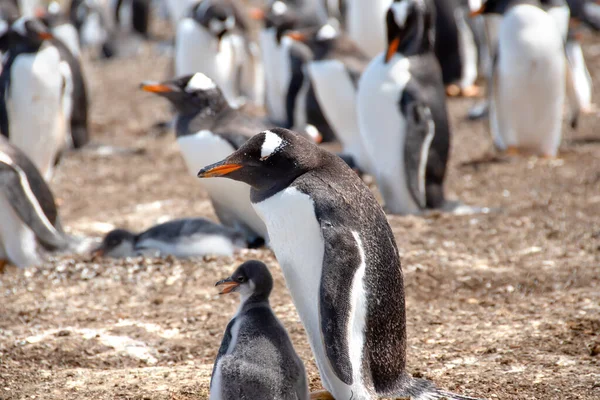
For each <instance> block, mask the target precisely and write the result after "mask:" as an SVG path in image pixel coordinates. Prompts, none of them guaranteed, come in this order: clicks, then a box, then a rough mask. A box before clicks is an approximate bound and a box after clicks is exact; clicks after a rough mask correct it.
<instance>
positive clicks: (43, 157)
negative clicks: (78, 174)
mask: <svg viewBox="0 0 600 400" xmlns="http://www.w3.org/2000/svg"><path fill="white" fill-rule="evenodd" d="M5 35H7V40H8V52H7V54H6V56H5V57H4V60H3V63H2V74H1V75H0V96H1V97H0V98H1V100H0V131H1V133H2V135H4V136H6V137H8V138H9V140H10V142H11V143H13V144H14V145H15V146H17V147H19V148H20V149H21V151H23V152H24V153H25V154H26V155H27V156H28V158H29V159H30V160H31V161H32V162H33V163H34V164H35V165H36V167H37V168H38V170H39V171H40V173H41V174H42V175H43V176H44V177H45V178H46V180H49V179H50V178H51V177H52V173H53V168H54V165H55V164H56V161H57V160H58V158H59V155H60V153H61V152H62V151H63V150H64V149H65V148H66V146H67V144H68V141H70V124H71V113H72V110H73V98H74V97H73V94H74V85H73V82H74V74H73V70H72V69H71V64H70V63H69V61H73V62H74V64H77V60H75V59H74V57H73V55H72V54H71V53H70V51H69V50H68V49H67V48H66V46H65V45H64V44H62V42H59V41H55V40H53V36H52V34H51V33H50V32H49V31H48V30H47V28H46V27H45V26H44V25H43V24H42V23H41V22H40V21H39V20H37V19H31V18H27V17H21V18H20V19H18V20H17V21H15V22H14V23H13V24H12V25H11V27H10V29H9V31H8V32H7V33H6V34H5ZM65 57H68V59H67V58H65ZM86 135H87V133H86Z"/></svg>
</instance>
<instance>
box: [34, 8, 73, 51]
mask: <svg viewBox="0 0 600 400" xmlns="http://www.w3.org/2000/svg"><path fill="white" fill-rule="evenodd" d="M36 17H37V18H39V19H40V20H41V21H42V22H43V23H44V25H46V27H47V28H48V29H49V30H50V33H52V36H54V38H55V39H58V40H60V41H61V42H62V43H63V44H64V45H65V46H67V48H68V49H69V51H70V52H71V54H73V56H75V57H76V58H77V59H79V58H80V57H81V48H80V46H79V34H78V33H77V28H75V26H74V25H73V24H72V23H71V20H70V18H69V16H68V15H67V14H66V13H64V12H63V11H62V9H61V7H60V4H58V3H57V2H56V1H53V2H52V3H50V4H49V5H48V8H47V9H38V10H37V11H36Z"/></svg>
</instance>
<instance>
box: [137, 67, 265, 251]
mask: <svg viewBox="0 0 600 400" xmlns="http://www.w3.org/2000/svg"><path fill="white" fill-rule="evenodd" d="M142 89H143V90H145V91H147V92H151V93H156V94H158V95H160V96H163V97H165V98H167V99H168V100H169V101H170V102H171V104H172V105H173V106H175V108H176V110H177V114H178V115H177V122H176V127H175V130H176V135H177V143H178V144H179V149H180V150H181V154H182V155H183V158H184V160H185V162H186V164H187V167H188V170H189V171H190V173H191V174H193V175H194V176H195V175H196V173H197V172H198V169H200V168H201V167H202V166H204V165H206V164H210V163H212V162H215V161H218V160H220V159H222V158H224V157H226V156H227V155H228V154H231V153H232V152H234V151H235V150H236V149H238V148H239V147H240V146H241V145H242V144H243V143H244V142H245V141H246V140H248V138H249V137H251V136H252V135H254V134H256V133H257V132H260V131H261V130H264V129H268V128H269V127H270V124H268V123H267V122H266V121H264V120H262V119H260V118H258V117H253V116H250V115H247V114H245V113H244V112H243V111H242V110H236V109H233V108H232V107H231V106H230V105H229V103H228V102H227V100H226V99H225V97H224V95H223V93H222V92H221V90H220V89H219V87H218V86H217V84H216V83H215V82H214V81H212V80H211V79H210V78H208V77H207V76H206V75H204V74H202V73H196V74H194V75H186V76H183V77H180V78H178V79H175V80H171V81H166V82H162V83H145V84H142ZM203 183H204V182H203ZM203 186H204V188H205V189H206V191H207V192H208V195H209V196H210V199H211V202H212V204H213V207H214V209H215V213H216V214H217V217H219V220H220V221H221V223H222V224H223V225H225V226H229V227H232V228H235V229H238V230H240V231H242V232H244V233H245V234H246V237H247V238H248V242H249V243H253V242H255V243H257V244H258V243H260V242H261V241H262V240H261V238H262V239H266V238H267V230H266V228H265V225H264V223H263V222H262V221H261V219H260V218H259V217H258V215H256V212H255V211H254V210H253V209H252V205H251V204H250V200H249V192H250V190H249V188H248V187H247V186H246V185H244V184H242V183H239V182H232V181H228V180H226V179H217V180H214V181H210V182H205V183H204V184H203Z"/></svg>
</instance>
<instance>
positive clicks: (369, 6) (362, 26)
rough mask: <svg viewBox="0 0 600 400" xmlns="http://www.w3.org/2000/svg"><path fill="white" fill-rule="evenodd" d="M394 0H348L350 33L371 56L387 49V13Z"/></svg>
mask: <svg viewBox="0 0 600 400" xmlns="http://www.w3.org/2000/svg"><path fill="white" fill-rule="evenodd" d="M392 1H393V0H371V1H364V0H347V5H346V29H347V30H348V35H350V37H351V38H352V40H354V41H355V42H356V44H357V45H358V47H359V48H360V49H361V50H362V51H363V52H364V53H365V54H366V55H367V56H369V57H371V58H373V57H375V56H376V55H378V54H379V53H381V52H382V51H384V50H385V15H386V13H387V10H388V9H389V8H390V4H392Z"/></svg>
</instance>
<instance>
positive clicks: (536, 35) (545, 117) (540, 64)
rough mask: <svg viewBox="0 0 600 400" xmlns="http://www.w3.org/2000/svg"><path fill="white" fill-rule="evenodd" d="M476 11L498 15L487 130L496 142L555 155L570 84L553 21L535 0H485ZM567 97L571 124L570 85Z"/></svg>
mask: <svg viewBox="0 0 600 400" xmlns="http://www.w3.org/2000/svg"><path fill="white" fill-rule="evenodd" d="M479 12H482V13H496V14H501V15H503V16H504V17H503V18H502V22H501V23H500V27H499V32H498V45H497V54H496V56H495V62H494V69H493V75H492V85H491V103H490V130H491V132H492V137H493V139H494V143H495V145H496V147H497V148H498V149H499V150H507V151H509V152H511V153H515V152H521V151H522V152H528V153H533V154H536V155H540V156H547V157H553V156H556V154H557V152H558V147H559V146H560V142H561V137H562V120H563V107H564V105H565V101H566V90H565V88H566V87H567V86H569V87H570V88H572V85H571V84H570V83H571V80H570V79H567V78H569V77H568V76H567V75H568V71H569V70H568V68H567V66H566V61H565V60H566V57H565V47H564V40H563V37H562V34H561V31H560V29H559V28H558V26H557V23H556V21H555V20H554V18H553V17H552V16H551V15H549V14H548V13H547V12H545V11H544V10H542V8H541V5H540V3H539V2H537V1H536V0H488V1H487V2H486V3H484V5H483V7H482V8H481V10H480V11H479ZM568 84H569V85H568ZM569 100H570V101H569V102H570V105H571V117H570V118H571V121H570V122H571V125H572V126H575V125H576V121H577V116H578V112H579V104H578V101H577V99H576V95H574V90H570V91H569Z"/></svg>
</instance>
